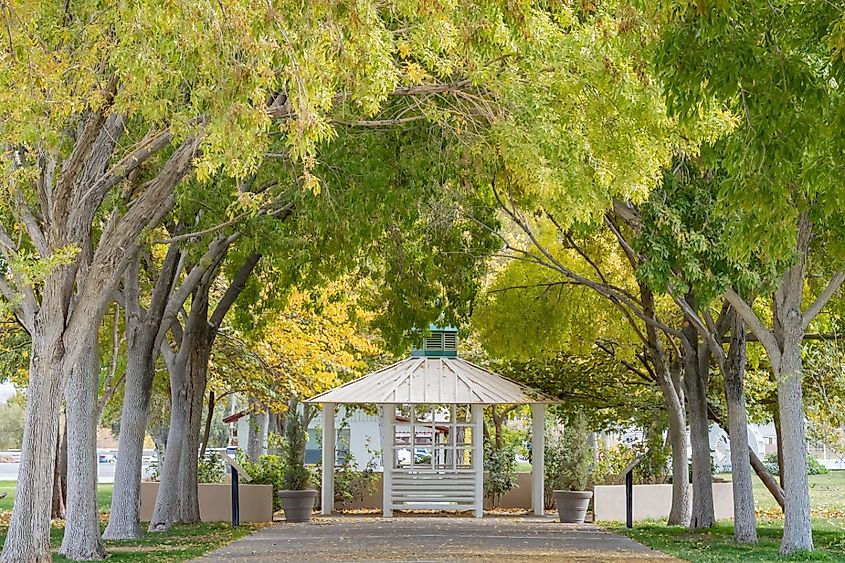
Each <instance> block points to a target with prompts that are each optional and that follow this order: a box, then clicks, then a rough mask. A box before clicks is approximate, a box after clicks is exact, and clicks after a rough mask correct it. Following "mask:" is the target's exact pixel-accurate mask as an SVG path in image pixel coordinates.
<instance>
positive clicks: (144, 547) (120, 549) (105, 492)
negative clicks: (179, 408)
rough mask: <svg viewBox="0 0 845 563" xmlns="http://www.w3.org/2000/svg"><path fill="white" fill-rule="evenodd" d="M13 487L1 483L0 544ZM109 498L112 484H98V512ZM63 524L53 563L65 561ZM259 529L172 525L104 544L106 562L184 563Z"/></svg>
mask: <svg viewBox="0 0 845 563" xmlns="http://www.w3.org/2000/svg"><path fill="white" fill-rule="evenodd" d="M15 485H16V483H15V482H14V481H0V493H2V492H4V491H5V492H8V493H9V495H8V496H7V497H6V498H4V499H2V500H0V520H2V522H3V523H2V524H0V545H2V542H3V540H4V539H5V537H6V528H7V526H8V517H9V511H11V510H12V502H13V500H14V494H15ZM111 495H112V485H111V484H105V483H104V484H101V485H99V487H98V488H97V500H98V504H99V507H100V511H101V512H103V513H105V512H108V510H109V507H110V505H111ZM105 520H106V516H105V514H102V515H101V521H102V524H101V525H102V527H105V523H106V522H105ZM62 525H63V523H62V522H60V521H54V522H53V530H52V532H51V537H52V544H53V548H54V553H53V560H54V561H68V559H65V558H64V557H61V556H58V555H57V550H58V548H59V545H60V544H61V543H62V532H63V528H62ZM260 527H261V526H260V525H251V524H246V525H242V526H241V527H240V528H232V526H231V524H228V523H226V522H211V523H203V524H191V525H184V526H175V527H174V528H173V530H171V531H170V532H157V533H149V532H148V533H146V534H145V536H144V539H142V540H139V541H107V542H105V544H106V550H107V551H108V553H109V561H185V560H187V559H192V558H194V557H198V556H200V555H202V554H204V553H208V552H209V551H211V550H213V549H216V548H218V547H221V546H223V545H226V544H228V543H231V542H233V541H235V540H236V539H238V538H242V537H243V536H246V535H248V534H250V533H251V532H253V531H255V530H257V529H258V528H260Z"/></svg>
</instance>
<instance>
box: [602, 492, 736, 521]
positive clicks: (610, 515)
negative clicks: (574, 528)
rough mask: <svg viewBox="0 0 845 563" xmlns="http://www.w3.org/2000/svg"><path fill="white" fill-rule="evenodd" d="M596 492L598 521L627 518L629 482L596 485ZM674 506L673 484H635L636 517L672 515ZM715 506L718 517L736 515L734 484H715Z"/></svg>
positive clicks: (648, 518) (635, 518) (658, 518)
mask: <svg viewBox="0 0 845 563" xmlns="http://www.w3.org/2000/svg"><path fill="white" fill-rule="evenodd" d="M690 488H692V485H690ZM594 492H595V495H594V496H593V513H594V514H595V518H596V521H602V520H603V521H611V522H624V521H625V485H596V486H595V487H594ZM690 494H691V493H690ZM671 507H672V485H634V520H650V519H654V520H661V519H665V518H668V516H669V510H670V508H671ZM713 509H714V511H715V513H716V519H717V520H727V519H732V518H733V517H734V504H733V489H732V485H731V484H730V483H713Z"/></svg>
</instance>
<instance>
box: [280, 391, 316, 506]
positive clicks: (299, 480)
mask: <svg viewBox="0 0 845 563" xmlns="http://www.w3.org/2000/svg"><path fill="white" fill-rule="evenodd" d="M307 442H308V431H307V428H306V425H305V421H304V417H303V414H302V413H300V412H299V411H298V409H297V408H296V402H292V403H291V408H290V410H289V411H288V418H287V424H286V427H285V441H284V443H283V444H282V459H283V460H284V472H285V473H284V487H285V490H289V491H302V490H305V489H307V488H308V485H309V483H310V481H311V472H310V471H309V470H308V468H307V467H305V446H306V444H307Z"/></svg>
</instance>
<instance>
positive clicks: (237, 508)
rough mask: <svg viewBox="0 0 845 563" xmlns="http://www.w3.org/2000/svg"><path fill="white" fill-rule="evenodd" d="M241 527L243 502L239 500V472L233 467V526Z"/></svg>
mask: <svg viewBox="0 0 845 563" xmlns="http://www.w3.org/2000/svg"><path fill="white" fill-rule="evenodd" d="M240 525H241V502H240V499H239V498H238V470H237V469H235V468H234V467H232V526H233V527H237V526H240Z"/></svg>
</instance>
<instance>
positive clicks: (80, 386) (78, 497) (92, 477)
mask: <svg viewBox="0 0 845 563" xmlns="http://www.w3.org/2000/svg"><path fill="white" fill-rule="evenodd" d="M86 340H87V342H86V343H85V344H84V349H83V350H82V352H81V354H80V357H79V361H78V362H77V363H76V365H74V366H73V368H72V370H71V374H70V378H69V380H68V382H67V385H66V387H65V401H66V404H67V415H66V416H67V425H68V438H67V440H68V465H67V473H68V476H67V483H68V485H67V513H66V517H65V530H64V535H63V537H62V545H61V548H60V549H59V553H61V554H62V555H64V556H65V557H67V558H68V559H74V560H77V561H88V560H100V559H104V558H105V556H106V550H105V548H104V547H103V542H102V541H100V521H99V510H98V509H97V420H98V417H97V389H98V378H99V372H100V356H99V349H98V345H97V331H96V330H94V331H92V332H91V334H89V335H88V337H87V339H86Z"/></svg>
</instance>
